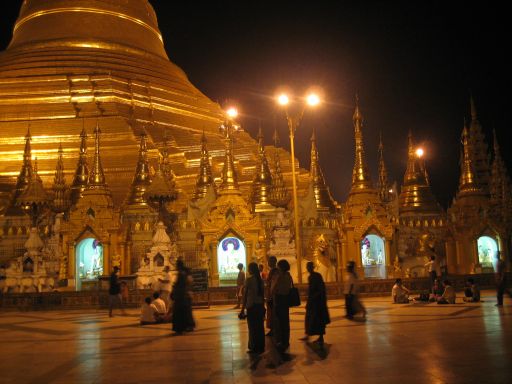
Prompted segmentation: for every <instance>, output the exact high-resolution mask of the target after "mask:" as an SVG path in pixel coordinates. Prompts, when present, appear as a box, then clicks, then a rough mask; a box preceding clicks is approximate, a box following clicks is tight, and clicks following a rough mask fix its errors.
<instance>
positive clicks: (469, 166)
mask: <svg viewBox="0 0 512 384" xmlns="http://www.w3.org/2000/svg"><path fill="white" fill-rule="evenodd" d="M475 193H477V194H478V193H481V188H480V186H479V185H478V183H477V181H476V176H475V171H474V166H473V159H472V158H471V155H470V144H469V130H468V127H467V126H466V122H465V121H464V129H463V130H462V157H461V159H460V180H459V194H461V195H467V194H475Z"/></svg>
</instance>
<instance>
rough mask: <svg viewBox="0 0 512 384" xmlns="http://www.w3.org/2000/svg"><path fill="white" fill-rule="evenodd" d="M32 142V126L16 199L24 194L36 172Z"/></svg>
mask: <svg viewBox="0 0 512 384" xmlns="http://www.w3.org/2000/svg"><path fill="white" fill-rule="evenodd" d="M31 141H32V135H31V134H30V125H29V126H28V128H27V134H26V135H25V149H24V150H23V164H22V165H21V170H20V173H19V175H18V178H17V180H16V188H15V190H14V198H13V201H14V202H15V201H16V199H17V198H18V197H19V196H20V195H21V194H22V193H23V191H24V190H25V188H26V187H27V186H28V184H29V183H30V180H31V179H32V174H33V172H34V170H33V168H32V147H31V145H30V142H31Z"/></svg>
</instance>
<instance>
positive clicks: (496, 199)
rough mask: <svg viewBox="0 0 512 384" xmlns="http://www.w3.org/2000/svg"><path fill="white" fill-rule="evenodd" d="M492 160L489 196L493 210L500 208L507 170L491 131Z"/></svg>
mask: <svg viewBox="0 0 512 384" xmlns="http://www.w3.org/2000/svg"><path fill="white" fill-rule="evenodd" d="M493 141H494V142H493V147H494V160H493V162H492V167H491V183H490V194H491V203H492V204H493V206H494V207H495V208H501V205H502V201H503V199H504V198H505V196H504V193H503V192H504V184H505V183H506V180H507V168H506V166H505V163H504V161H503V158H502V157H501V152H500V147H499V143H498V137H497V136H496V130H493ZM497 210H499V209H497Z"/></svg>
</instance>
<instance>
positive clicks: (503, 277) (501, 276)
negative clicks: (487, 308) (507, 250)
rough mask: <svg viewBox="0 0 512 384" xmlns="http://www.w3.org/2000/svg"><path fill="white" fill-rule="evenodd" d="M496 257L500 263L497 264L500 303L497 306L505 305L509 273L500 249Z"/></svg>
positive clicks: (497, 291)
mask: <svg viewBox="0 0 512 384" xmlns="http://www.w3.org/2000/svg"><path fill="white" fill-rule="evenodd" d="M496 258H497V261H498V263H497V264H496V275H495V276H496V297H497V299H498V303H497V304H496V306H498V307H502V306H503V294H504V293H505V290H506V289H507V273H506V271H505V267H506V266H505V261H503V260H502V259H501V258H500V251H498V252H496Z"/></svg>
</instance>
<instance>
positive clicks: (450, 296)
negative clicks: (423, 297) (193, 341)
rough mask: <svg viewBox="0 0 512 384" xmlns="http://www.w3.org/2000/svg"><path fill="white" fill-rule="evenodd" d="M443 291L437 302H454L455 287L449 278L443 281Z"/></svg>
mask: <svg viewBox="0 0 512 384" xmlns="http://www.w3.org/2000/svg"><path fill="white" fill-rule="evenodd" d="M443 287H444V292H443V295H442V296H441V297H440V299H439V300H438V301H437V304H455V289H454V288H453V287H452V283H451V282H450V280H445V281H443Z"/></svg>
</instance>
